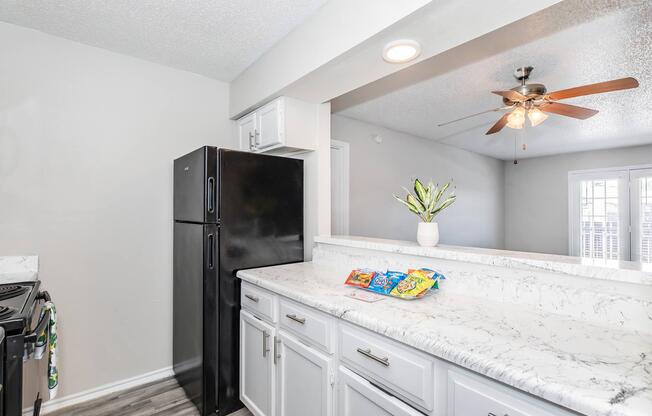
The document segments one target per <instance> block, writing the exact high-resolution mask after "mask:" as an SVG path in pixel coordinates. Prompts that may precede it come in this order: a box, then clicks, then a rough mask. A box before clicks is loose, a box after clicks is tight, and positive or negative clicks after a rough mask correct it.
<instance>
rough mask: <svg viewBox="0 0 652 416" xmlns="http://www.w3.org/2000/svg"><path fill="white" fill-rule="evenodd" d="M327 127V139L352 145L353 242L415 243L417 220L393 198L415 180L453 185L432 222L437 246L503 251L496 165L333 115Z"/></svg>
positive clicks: (500, 170)
mask: <svg viewBox="0 0 652 416" xmlns="http://www.w3.org/2000/svg"><path fill="white" fill-rule="evenodd" d="M331 122H332V124H331V137H332V138H333V139H334V140H341V141H345V142H348V143H349V144H350V219H349V224H350V226H349V233H350V234H351V235H360V236H368V237H381V238H390V239H398V240H415V239H416V231H417V223H418V221H419V219H418V217H417V216H416V215H415V214H412V213H411V212H409V211H408V210H407V209H406V208H405V206H403V205H401V204H400V203H399V202H398V201H396V200H395V199H394V198H393V197H392V194H393V193H396V194H398V195H403V194H404V191H403V190H402V188H401V187H402V186H405V187H410V183H411V181H412V179H413V178H414V177H418V178H421V179H423V180H426V181H427V180H429V179H430V178H432V179H433V180H434V181H439V182H440V183H442V182H446V181H447V180H449V179H451V178H452V179H453V180H454V182H455V184H456V186H457V195H458V200H457V202H456V203H455V204H454V205H453V206H452V207H450V208H448V209H447V210H445V211H444V212H443V213H442V214H440V215H439V216H438V217H437V222H438V223H439V228H440V230H439V232H440V236H441V242H442V243H443V244H455V245H464V246H477V247H492V248H502V247H503V244H504V226H503V218H504V215H503V211H504V206H503V204H504V194H503V177H504V172H503V170H504V164H503V162H502V161H500V160H497V159H494V158H491V157H488V156H482V155H478V154H476V153H472V152H469V151H466V150H462V149H458V148H456V147H452V146H448V145H444V144H440V143H437V142H434V141H430V140H427V139H422V138H419V137H415V136H411V135H409V134H405V133H400V132H397V131H393V130H389V129H385V128H381V127H378V126H376V125H372V124H368V123H364V122H361V121H357V120H354V119H351V118H347V117H343V116H338V115H335V114H333V115H332V119H331ZM374 135H380V136H381V137H382V143H380V144H378V143H376V142H375V141H374V140H373V136H374Z"/></svg>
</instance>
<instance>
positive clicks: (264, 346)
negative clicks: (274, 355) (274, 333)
mask: <svg viewBox="0 0 652 416" xmlns="http://www.w3.org/2000/svg"><path fill="white" fill-rule="evenodd" d="M268 339H269V334H268V333H267V331H263V357H267V353H268V352H269V347H268V346H267V340H268Z"/></svg>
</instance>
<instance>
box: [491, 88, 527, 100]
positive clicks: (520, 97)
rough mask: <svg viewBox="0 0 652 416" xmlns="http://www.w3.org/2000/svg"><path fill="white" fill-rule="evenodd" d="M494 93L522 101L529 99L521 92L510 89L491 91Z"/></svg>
mask: <svg viewBox="0 0 652 416" xmlns="http://www.w3.org/2000/svg"><path fill="white" fill-rule="evenodd" d="M491 92H492V93H494V94H496V95H500V96H501V97H505V98H507V99H508V100H511V101H518V102H522V101H525V100H527V97H526V96H525V95H523V94H521V93H518V92H516V91H512V90H508V91H491Z"/></svg>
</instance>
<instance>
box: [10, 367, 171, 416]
mask: <svg viewBox="0 0 652 416" xmlns="http://www.w3.org/2000/svg"><path fill="white" fill-rule="evenodd" d="M172 375H174V372H173V371H172V367H165V368H161V369H160V370H155V371H151V372H149V373H145V374H141V375H139V376H136V377H131V378H127V379H124V380H120V381H116V382H113V383H109V384H105V385H103V386H99V387H95V388H93V389H89V390H85V391H81V392H79V393H75V394H71V395H69V396H65V397H61V398H56V399H53V400H49V401H47V402H43V405H42V406H41V415H44V414H47V413H49V412H54V411H55V410H59V409H63V408H64V407H68V406H72V405H75V404H80V403H84V402H87V401H89V400H94V399H97V398H99V397H102V396H106V395H108V394H111V393H115V392H118V391H122V390H127V389H130V388H132V387H138V386H141V385H143V384H147V383H151V382H152V381H157V380H162V379H165V378H168V377H171V376H172ZM45 394H46V395H47V393H45ZM33 412H34V408H33V407H29V408H27V409H23V416H31V415H32V414H33Z"/></svg>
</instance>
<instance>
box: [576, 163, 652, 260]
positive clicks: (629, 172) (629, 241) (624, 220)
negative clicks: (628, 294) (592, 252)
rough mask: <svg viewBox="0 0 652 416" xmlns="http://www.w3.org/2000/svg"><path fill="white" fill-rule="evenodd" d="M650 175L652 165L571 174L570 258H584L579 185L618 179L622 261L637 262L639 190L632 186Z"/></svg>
mask: <svg viewBox="0 0 652 416" xmlns="http://www.w3.org/2000/svg"><path fill="white" fill-rule="evenodd" d="M647 173H652V164H645V165H630V166H618V167H613V168H602V169H586V170H573V171H569V172H568V251H569V255H570V256H576V257H581V247H580V245H581V239H580V233H581V231H580V221H579V218H580V217H581V196H580V192H581V190H580V183H581V182H582V181H585V180H595V179H618V180H619V185H618V216H619V238H620V241H619V244H620V246H619V257H620V259H619V260H620V261H637V259H635V257H638V255H637V253H638V228H636V227H635V225H638V223H637V224H633V222H634V221H635V220H636V221H638V205H639V204H638V202H639V201H638V198H639V197H638V188H636V187H633V186H632V183H633V180H635V179H637V178H639V177H642V176H648V175H647ZM633 188H636V189H633ZM620 242H622V243H620ZM592 260H600V259H592ZM607 261H608V260H607Z"/></svg>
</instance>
